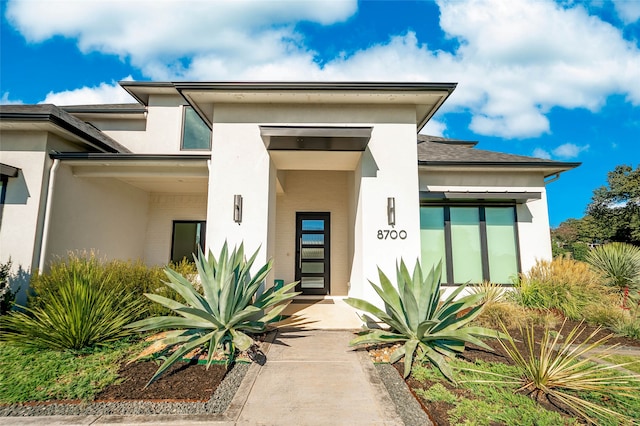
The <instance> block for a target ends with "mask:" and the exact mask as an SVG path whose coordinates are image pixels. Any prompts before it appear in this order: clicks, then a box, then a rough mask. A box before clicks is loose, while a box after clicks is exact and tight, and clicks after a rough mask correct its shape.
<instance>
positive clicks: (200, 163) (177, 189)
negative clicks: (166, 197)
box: [51, 153, 210, 194]
mask: <svg viewBox="0 0 640 426" xmlns="http://www.w3.org/2000/svg"><path fill="white" fill-rule="evenodd" d="M51 157H52V158H57V159H59V160H61V161H62V164H64V165H66V166H69V167H71V171H72V173H73V175H74V176H76V177H80V178H87V179H91V178H103V179H104V178H111V179H117V180H119V181H122V182H125V183H127V184H129V185H131V186H134V187H136V188H139V189H142V190H144V191H147V192H150V193H180V194H206V192H207V187H208V183H209V168H208V160H209V159H210V156H209V155H141V154H88V153H61V154H52V155H51Z"/></svg>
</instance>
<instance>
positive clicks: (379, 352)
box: [370, 320, 640, 426]
mask: <svg viewBox="0 0 640 426" xmlns="http://www.w3.org/2000/svg"><path fill="white" fill-rule="evenodd" d="M561 325H562V321H559V323H558V324H557V326H556V327H553V329H555V330H559V329H560V327H561ZM577 325H579V322H577V321H571V320H567V321H566V324H565V326H564V328H563V332H562V333H561V335H562V336H563V337H561V338H560V342H562V341H564V337H566V333H568V331H569V330H571V329H573V328H574V327H575V326H577ZM582 327H584V328H585V330H584V331H583V332H582V333H581V335H580V337H579V339H582V340H583V339H585V338H586V337H588V336H589V335H590V334H591V333H592V332H593V331H595V329H596V327H593V326H589V325H585V324H583V325H582ZM543 332H544V328H543V327H536V329H535V338H536V341H539V339H540V336H542V333H543ZM510 333H511V334H512V336H513V337H514V338H515V339H519V340H520V341H519V342H518V341H517V342H516V345H517V346H518V349H519V350H520V351H521V352H522V353H526V352H527V351H526V350H525V345H524V342H523V341H522V339H520V337H521V336H520V335H519V334H518V332H517V331H515V332H514V331H513V330H510ZM610 334H611V332H610V331H608V330H606V329H602V330H600V331H599V332H598V333H597V334H596V336H595V340H598V339H599V338H602V337H605V336H608V335H610ZM595 340H594V339H591V341H595ZM580 341H581V340H576V342H577V343H578V342H580ZM486 343H487V344H488V345H489V346H490V347H491V348H492V349H493V350H494V351H493V352H490V351H487V350H485V349H482V348H480V347H477V346H474V345H468V346H467V348H466V349H465V351H464V353H463V354H462V355H461V356H460V357H461V358H462V359H464V360H466V361H469V362H476V361H484V362H501V363H503V364H509V365H512V364H513V363H512V362H511V360H510V359H509V358H508V357H507V356H506V353H505V351H504V349H503V348H502V347H501V346H500V343H499V342H498V341H496V340H492V339H488V340H487V341H486ZM606 344H607V345H613V344H619V345H621V346H631V347H636V348H637V347H640V340H635V339H630V338H627V337H619V336H615V337H612V338H610V339H609V340H608V341H607V342H606ZM390 352H392V350H391V351H390V350H389V348H387V349H386V350H385V348H382V347H374V348H373V349H372V350H371V351H370V354H371V356H372V359H374V361H380V357H384V356H385V355H386V354H388V353H390ZM394 367H395V369H396V370H397V371H398V374H400V375H401V376H402V374H403V372H404V364H403V363H402V362H397V363H396V364H394ZM405 381H406V383H407V385H408V386H409V389H410V390H411V392H412V393H413V394H414V396H415V397H416V399H417V400H418V401H419V402H420V404H421V405H422V407H423V409H424V410H425V412H426V413H427V415H428V416H429V418H430V419H431V421H432V422H433V423H434V424H435V425H439V426H448V425H450V423H449V420H448V418H449V414H448V412H449V410H451V409H453V408H455V406H454V405H453V404H450V403H446V402H428V401H425V400H423V399H421V398H419V397H418V396H417V395H416V394H415V390H417V389H424V390H428V389H429V388H431V386H433V385H434V384H435V383H436V382H431V381H426V382H419V381H417V380H415V379H413V378H411V377H409V378H408V379H406V380H405ZM438 383H441V384H442V385H443V386H444V387H445V388H446V389H448V390H449V391H450V392H451V393H453V394H454V395H456V396H460V397H463V398H467V399H469V398H473V396H471V393H470V392H469V391H468V390H465V389H463V388H460V387H454V386H452V385H451V384H449V383H448V382H438ZM538 402H539V403H540V404H541V405H542V406H543V407H544V408H546V409H548V410H552V411H557V412H559V413H561V414H563V415H567V412H566V410H563V409H562V408H561V407H557V406H555V405H553V404H551V403H550V402H549V401H545V400H543V401H538Z"/></svg>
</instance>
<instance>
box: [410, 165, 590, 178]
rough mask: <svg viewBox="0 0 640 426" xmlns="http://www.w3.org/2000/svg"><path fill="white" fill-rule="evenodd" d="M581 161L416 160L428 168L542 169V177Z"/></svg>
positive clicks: (560, 171)
mask: <svg viewBox="0 0 640 426" xmlns="http://www.w3.org/2000/svg"><path fill="white" fill-rule="evenodd" d="M581 164H582V163H578V162H560V161H549V162H539V161H530V162H524V161H486V162H470V161H418V167H419V168H422V169H429V168H458V167H459V168H465V169H468V168H477V169H481V168H492V169H503V170H507V169H511V170H522V169H529V170H540V171H543V172H544V173H545V174H544V177H545V178H546V177H548V176H553V175H555V174H559V173H563V172H566V171H568V170H571V169H575V168H576V167H579V166H580V165H581Z"/></svg>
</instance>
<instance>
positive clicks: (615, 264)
mask: <svg viewBox="0 0 640 426" xmlns="http://www.w3.org/2000/svg"><path fill="white" fill-rule="evenodd" d="M587 262H588V263H589V264H590V265H591V266H593V267H594V268H595V269H597V270H598V271H600V272H601V273H602V274H603V275H604V277H605V278H606V279H607V281H608V282H609V284H610V285H612V286H614V287H618V288H619V289H620V290H623V291H624V290H625V289H627V290H628V289H629V288H635V287H639V286H640V248H638V247H636V246H632V245H631V244H625V243H609V244H605V245H602V246H598V247H596V248H594V249H593V250H591V251H590V252H589V254H588V255H587Z"/></svg>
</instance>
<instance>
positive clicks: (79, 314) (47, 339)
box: [0, 257, 144, 350]
mask: <svg viewBox="0 0 640 426" xmlns="http://www.w3.org/2000/svg"><path fill="white" fill-rule="evenodd" d="M54 274H55V277H56V280H57V281H56V285H55V286H53V285H51V286H41V287H40V288H39V292H38V293H37V294H34V295H32V296H31V298H30V302H31V304H30V306H29V307H21V308H22V309H23V311H13V312H11V313H10V314H8V315H5V316H3V317H1V318H0V329H2V333H0V341H4V342H9V343H13V344H16V345H19V346H25V347H26V346H34V347H40V348H46V349H59V350H62V349H81V348H84V347H90V346H94V345H97V344H103V343H106V342H111V341H114V340H118V339H120V338H122V337H124V336H126V335H128V334H131V331H130V330H128V329H125V328H124V326H125V325H126V324H128V323H129V322H131V321H132V320H134V319H136V318H139V317H140V316H141V314H142V312H143V311H144V307H143V304H142V301H141V300H140V298H139V297H138V296H137V295H134V294H131V293H129V292H128V291H126V288H125V287H124V286H122V285H114V284H113V283H112V282H111V281H110V277H109V275H108V273H107V271H106V270H105V269H103V268H101V267H100V264H99V262H98V261H97V259H96V258H95V257H89V258H79V257H71V258H70V259H69V263H64V264H61V266H60V267H59V268H57V269H56V270H55V273H54Z"/></svg>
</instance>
